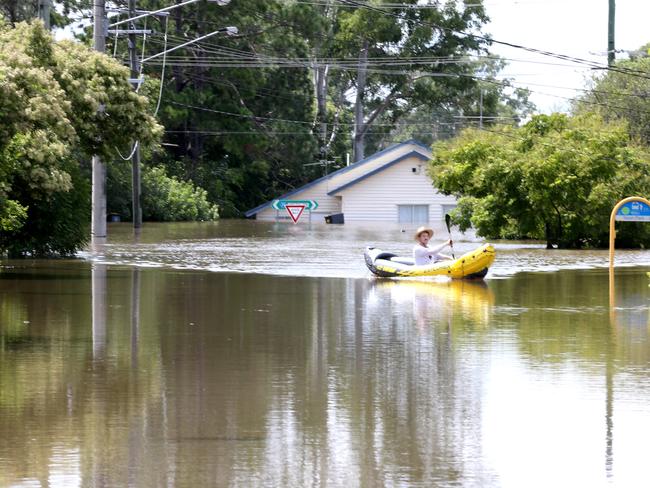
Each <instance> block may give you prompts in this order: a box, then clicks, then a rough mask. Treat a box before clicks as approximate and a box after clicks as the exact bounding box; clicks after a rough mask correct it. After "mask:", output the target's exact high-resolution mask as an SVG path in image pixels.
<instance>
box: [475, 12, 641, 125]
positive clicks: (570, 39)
mask: <svg viewBox="0 0 650 488" xmlns="http://www.w3.org/2000/svg"><path fill="white" fill-rule="evenodd" d="M484 4H485V6H486V10H487V13H488V15H489V16H490V18H491V22H490V24H488V25H487V26H486V28H485V29H484V31H485V32H487V33H489V34H491V36H492V38H493V39H497V40H502V41H507V42H510V43H515V44H521V45H525V46H528V47H534V48H538V49H543V50H545V51H553V52H555V53H560V54H569V55H572V56H576V57H580V58H586V59H590V60H594V61H598V62H600V63H602V64H607V54H606V51H607V17H608V0H564V1H562V0H485V2H484ZM649 19H650V1H648V0H616V49H617V50H618V49H625V50H636V49H638V48H639V47H641V46H642V45H644V44H646V43H648V42H650V27H649V26H650V23H649V22H648V20H649ZM491 50H492V52H494V53H496V54H499V55H501V56H503V57H507V58H512V59H518V60H525V61H528V62H512V63H511V64H510V65H509V66H508V68H507V69H506V70H505V71H504V73H503V75H504V76H507V77H509V78H513V79H514V80H515V81H516V82H517V83H516V86H522V87H528V88H530V89H531V90H533V91H535V93H531V100H532V101H533V102H534V103H535V104H536V105H537V108H538V110H539V111H540V112H544V113H549V112H553V111H565V110H567V109H568V107H569V104H570V103H571V102H570V100H566V99H563V98H561V97H565V98H572V97H575V96H576V95H577V94H580V92H577V91H575V90H567V89H559V88H552V87H567V88H584V87H585V81H586V80H587V79H588V78H589V77H591V75H592V71H591V70H589V69H585V68H579V67H576V66H575V65H572V66H568V67H567V66H551V65H545V64H533V63H530V61H537V62H543V63H556V64H568V63H566V62H564V61H560V60H555V59H553V58H548V57H545V56H541V55H536V54H532V53H528V52H526V51H522V50H518V49H513V48H508V47H504V46H498V45H493V46H492V49H491ZM617 56H618V57H620V56H624V55H621V54H617ZM537 85H550V86H552V87H549V86H537ZM547 94H548V95H547Z"/></svg>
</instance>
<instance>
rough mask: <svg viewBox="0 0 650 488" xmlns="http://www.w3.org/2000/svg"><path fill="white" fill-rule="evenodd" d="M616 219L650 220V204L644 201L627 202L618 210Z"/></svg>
mask: <svg viewBox="0 0 650 488" xmlns="http://www.w3.org/2000/svg"><path fill="white" fill-rule="evenodd" d="M616 220H618V221H622V222H650V206H648V205H647V204H646V203H644V202H640V201H635V202H627V203H625V204H623V205H622V206H621V208H619V209H618V212H616Z"/></svg>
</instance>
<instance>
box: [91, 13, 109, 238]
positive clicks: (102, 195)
mask: <svg viewBox="0 0 650 488" xmlns="http://www.w3.org/2000/svg"><path fill="white" fill-rule="evenodd" d="M105 19H106V10H105V0H94V3H93V45H94V48H95V51H97V52H100V53H103V52H105V51H106V37H105V29H106V20H105ZM103 110H104V108H103V107H100V108H99V111H103ZM92 171H93V183H92V185H93V189H92V219H91V230H90V232H91V235H92V237H106V165H105V164H104V163H103V162H102V160H101V158H100V157H99V156H97V155H95V156H93V162H92Z"/></svg>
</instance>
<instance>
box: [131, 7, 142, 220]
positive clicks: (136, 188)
mask: <svg viewBox="0 0 650 488" xmlns="http://www.w3.org/2000/svg"><path fill="white" fill-rule="evenodd" d="M135 16H136V12H135V0H129V17H131V18H132V17H135ZM134 30H135V26H134V24H133V22H131V23H130V24H129V31H130V32H129V64H130V67H131V79H132V80H135V79H138V78H139V77H140V70H139V69H138V54H137V51H136V42H135V33H134V32H133V31H134ZM136 86H137V85H136ZM140 188H141V185H140V144H139V143H138V141H136V142H135V148H134V149H133V154H132V155H131V191H132V201H133V203H132V207H131V208H132V212H131V213H132V214H133V227H135V228H136V229H137V228H140V227H142V209H141V208H140Z"/></svg>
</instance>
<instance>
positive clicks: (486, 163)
mask: <svg viewBox="0 0 650 488" xmlns="http://www.w3.org/2000/svg"><path fill="white" fill-rule="evenodd" d="M433 150H434V157H433V161H432V162H431V164H430V168H429V171H430V175H431V177H432V179H433V182H434V185H435V186H436V187H437V188H439V189H440V191H442V192H443V193H445V194H452V195H455V196H456V197H458V198H459V206H458V208H457V209H456V210H455V211H454V215H453V217H454V220H455V222H456V223H457V224H458V225H459V226H460V228H461V229H463V230H465V229H467V228H469V227H470V226H473V227H474V228H475V229H476V231H477V233H478V234H479V235H482V236H485V237H489V238H533V239H545V240H546V241H547V244H548V246H551V244H555V245H557V246H559V247H562V248H580V247H586V246H604V245H606V243H607V240H608V228H609V213H610V212H611V209H612V207H613V206H614V204H615V203H616V202H617V201H618V200H619V199H621V198H623V197H626V196H631V195H636V194H640V195H646V194H648V193H649V192H650V164H649V163H648V161H650V158H649V156H650V153H649V152H648V150H647V149H646V148H644V147H642V146H639V145H637V144H635V143H633V142H631V141H630V137H629V134H628V131H627V128H626V126H625V125H622V124H608V123H606V122H604V121H603V120H602V118H600V117H599V116H598V115H595V114H587V115H581V116H576V117H568V116H566V115H561V114H553V115H537V116H534V117H533V118H532V120H531V121H530V122H528V123H527V124H526V125H524V126H523V127H521V128H515V127H502V128H499V129H495V130H493V131H491V132H485V131H477V130H466V131H464V132H463V133H462V134H461V135H460V136H459V137H458V138H456V139H454V140H452V141H449V142H442V143H438V144H437V145H435V146H434V149H433ZM646 227H647V226H645V227H640V226H638V225H624V226H621V229H620V231H619V233H618V237H617V243H618V244H619V245H622V246H630V245H639V244H642V245H648V244H650V231H649V230H648V229H647V228H646Z"/></svg>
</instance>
